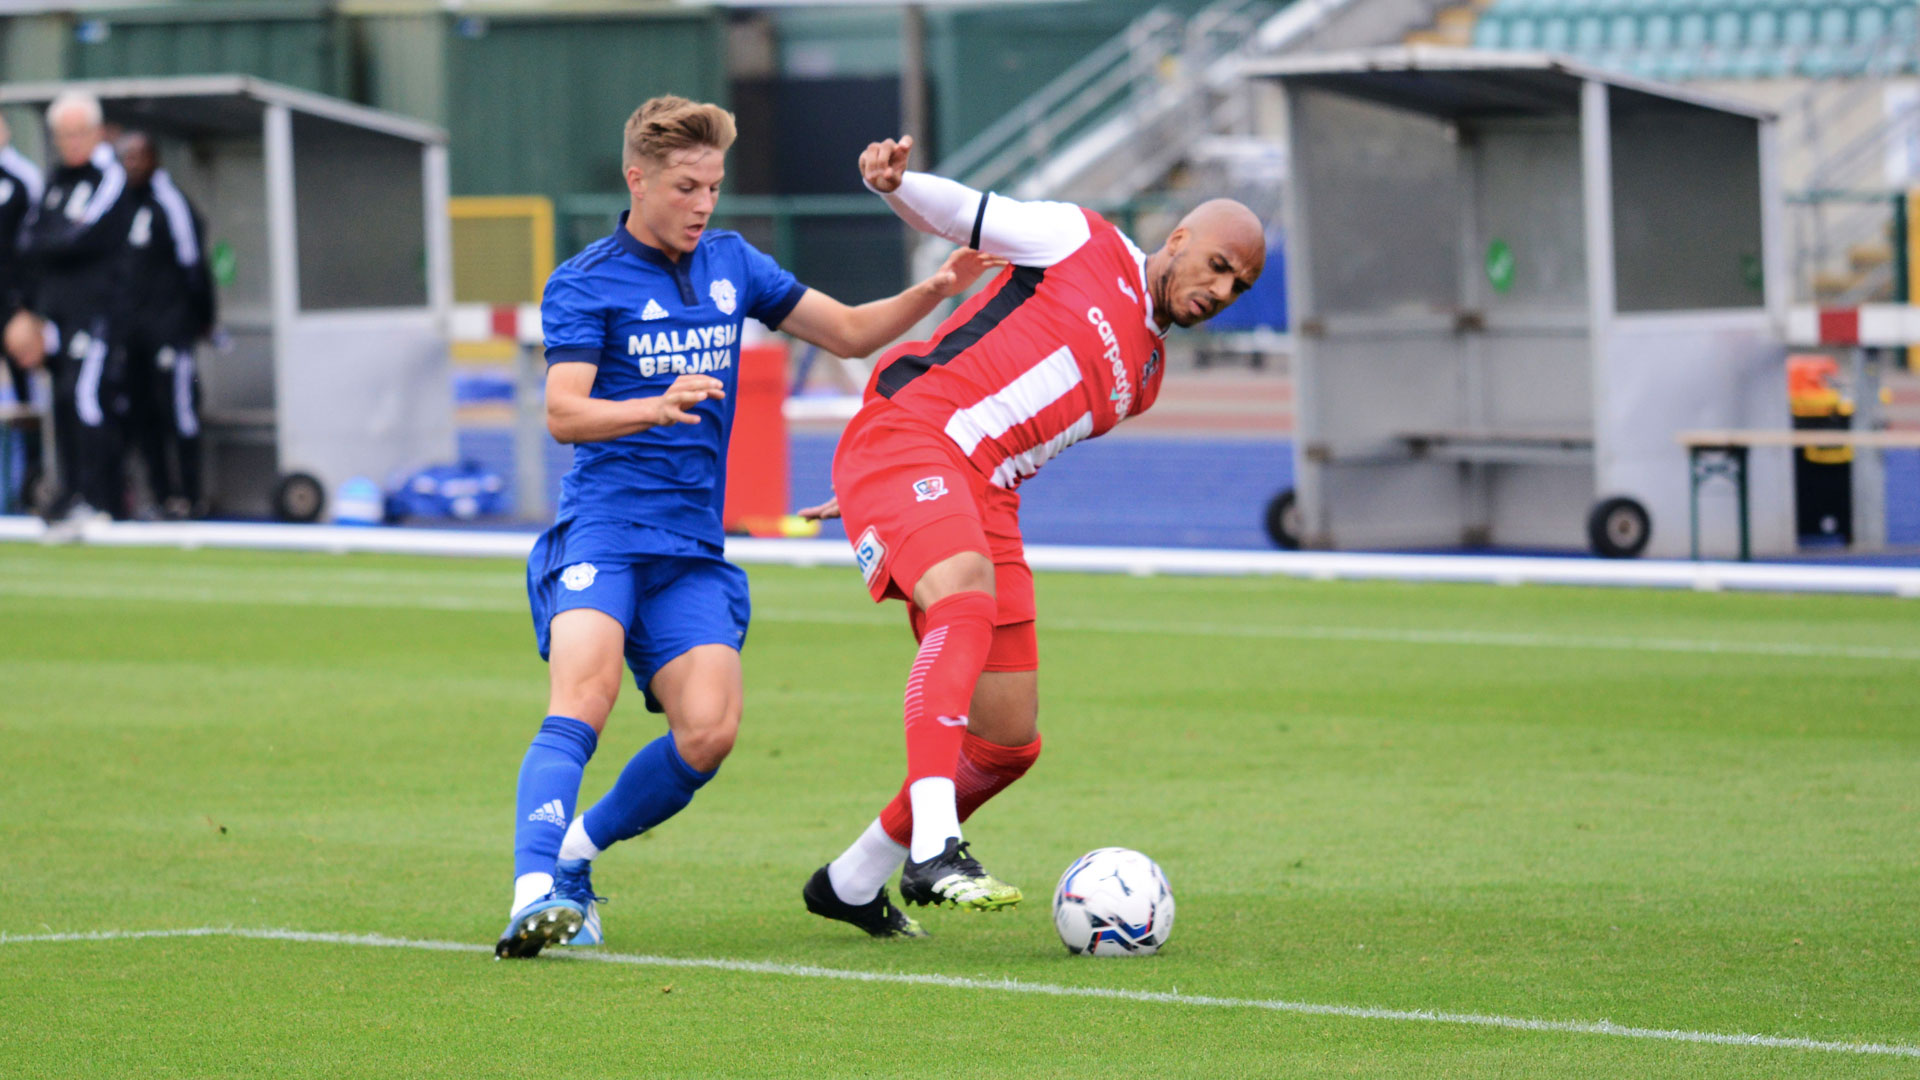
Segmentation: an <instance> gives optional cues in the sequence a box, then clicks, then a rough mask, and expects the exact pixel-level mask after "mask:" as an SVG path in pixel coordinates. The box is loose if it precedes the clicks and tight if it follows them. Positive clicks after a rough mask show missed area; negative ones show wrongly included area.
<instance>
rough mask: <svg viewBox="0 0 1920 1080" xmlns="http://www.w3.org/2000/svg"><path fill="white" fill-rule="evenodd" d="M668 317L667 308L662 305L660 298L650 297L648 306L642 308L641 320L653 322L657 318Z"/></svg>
mask: <svg viewBox="0 0 1920 1080" xmlns="http://www.w3.org/2000/svg"><path fill="white" fill-rule="evenodd" d="M666 317H667V309H666V308H663V307H661V306H660V301H658V300H653V299H648V301H647V306H646V307H643V308H641V309H640V320H641V321H642V322H652V321H653V320H655V319H664V318H666Z"/></svg>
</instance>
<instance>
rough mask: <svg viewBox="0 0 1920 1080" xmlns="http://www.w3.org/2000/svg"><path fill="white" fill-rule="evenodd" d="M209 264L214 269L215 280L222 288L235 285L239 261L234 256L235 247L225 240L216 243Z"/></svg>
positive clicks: (208, 260) (208, 258)
mask: <svg viewBox="0 0 1920 1080" xmlns="http://www.w3.org/2000/svg"><path fill="white" fill-rule="evenodd" d="M207 263H208V265H209V266H211V267H212V269H213V280H214V282H215V283H216V284H218V285H219V286H220V287H222V288H226V287H228V286H230V285H232V284H233V278H234V274H235V271H236V270H237V269H238V260H236V259H235V258H234V256H233V245H232V244H229V243H227V242H226V241H225V240H220V241H216V242H215V243H214V245H213V251H212V252H211V253H210V254H209V255H208V257H207Z"/></svg>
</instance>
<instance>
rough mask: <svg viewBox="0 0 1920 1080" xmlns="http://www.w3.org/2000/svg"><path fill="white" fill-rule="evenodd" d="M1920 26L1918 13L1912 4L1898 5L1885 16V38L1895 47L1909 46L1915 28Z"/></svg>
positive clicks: (1912, 40) (1919, 14)
mask: <svg viewBox="0 0 1920 1080" xmlns="http://www.w3.org/2000/svg"><path fill="white" fill-rule="evenodd" d="M1916 24H1920V12H1916V11H1915V9H1914V6H1913V5H1912V4H1900V5H1897V6H1896V7H1894V9H1893V10H1892V11H1890V12H1888V14H1887V38H1888V40H1890V41H1892V42H1894V43H1895V44H1897V45H1911V44H1913V43H1914V40H1915V33H1914V31H1915V27H1916Z"/></svg>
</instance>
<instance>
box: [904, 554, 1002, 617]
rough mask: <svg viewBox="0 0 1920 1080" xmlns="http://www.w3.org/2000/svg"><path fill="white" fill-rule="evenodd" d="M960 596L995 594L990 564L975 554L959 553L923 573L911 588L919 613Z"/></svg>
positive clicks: (991, 563)
mask: <svg viewBox="0 0 1920 1080" xmlns="http://www.w3.org/2000/svg"><path fill="white" fill-rule="evenodd" d="M963 592H983V593H986V594H987V595H988V596H992V595H993V594H994V580H993V560H991V559H989V558H987V557H986V556H985V555H983V554H981V553H980V552H977V551H962V552H960V553H959V554H957V555H953V556H950V557H948V558H945V559H942V560H940V561H939V562H937V563H934V564H933V565H932V566H930V567H928V568H927V569H926V572H925V573H922V574H921V575H920V580H919V581H917V582H915V583H914V586H913V602H914V603H915V604H918V605H919V606H920V609H921V610H922V611H924V610H926V609H928V608H931V607H932V606H933V605H935V604H937V603H939V602H940V601H942V600H945V599H946V598H947V597H949V596H954V595H957V594H959V593H963Z"/></svg>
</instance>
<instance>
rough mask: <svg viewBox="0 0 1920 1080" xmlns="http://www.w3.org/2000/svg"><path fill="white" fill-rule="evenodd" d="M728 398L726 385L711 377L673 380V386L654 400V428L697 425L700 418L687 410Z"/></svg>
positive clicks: (690, 376) (686, 377) (688, 377)
mask: <svg viewBox="0 0 1920 1080" xmlns="http://www.w3.org/2000/svg"><path fill="white" fill-rule="evenodd" d="M726 396H727V389H726V384H725V383H722V382H721V381H720V380H719V379H716V378H714V377H713V376H711V375H682V376H680V377H679V378H677V379H675V380H673V385H672V386H669V387H667V392H666V393H664V394H661V395H660V396H659V397H657V398H654V399H653V401H654V403H655V407H654V410H653V411H654V416H653V423H654V426H656V427H665V426H666V425H668V424H697V423H699V422H700V418H699V417H698V416H695V415H694V414H693V413H691V412H689V411H687V410H689V409H691V408H693V407H694V406H695V405H698V404H700V403H701V402H703V401H707V400H709V399H712V400H718V399H720V398H723V397H726Z"/></svg>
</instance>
